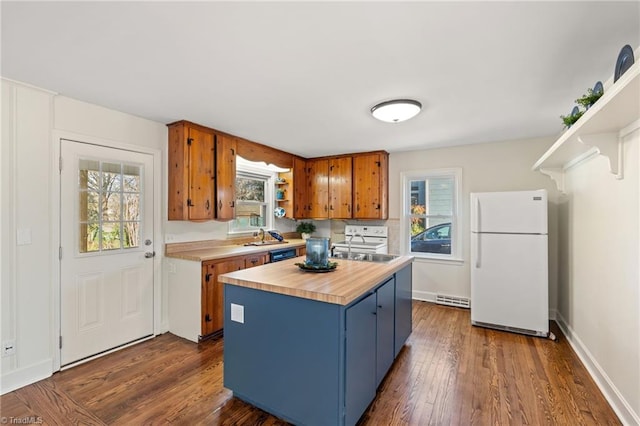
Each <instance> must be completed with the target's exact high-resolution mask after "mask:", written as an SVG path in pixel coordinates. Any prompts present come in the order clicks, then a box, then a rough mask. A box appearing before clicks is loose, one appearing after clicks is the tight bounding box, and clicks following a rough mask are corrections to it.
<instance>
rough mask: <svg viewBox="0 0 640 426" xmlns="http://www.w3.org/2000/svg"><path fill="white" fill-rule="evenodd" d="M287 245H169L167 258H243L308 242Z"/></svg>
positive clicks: (288, 239) (294, 239) (294, 240)
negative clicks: (246, 255) (247, 255)
mask: <svg viewBox="0 0 640 426" xmlns="http://www.w3.org/2000/svg"><path fill="white" fill-rule="evenodd" d="M286 241H287V242H286V243H275V244H265V245H257V246H245V245H244V244H242V243H237V244H226V245H212V244H206V243H200V244H198V243H181V244H171V245H169V244H167V249H166V251H165V256H166V257H173V258H176V259H183V260H194V261H197V262H202V261H205V260H215V259H224V258H226V257H233V256H243V255H245V254H254V253H265V252H269V251H271V250H278V249H284V248H291V247H303V246H305V244H306V242H305V241H304V240H302V239H298V238H287V239H286Z"/></svg>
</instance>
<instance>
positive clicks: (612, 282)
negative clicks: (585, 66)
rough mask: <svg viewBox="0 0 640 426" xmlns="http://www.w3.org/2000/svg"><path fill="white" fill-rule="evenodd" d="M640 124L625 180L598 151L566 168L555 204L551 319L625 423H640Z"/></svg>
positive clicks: (628, 150)
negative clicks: (556, 269)
mask: <svg viewBox="0 0 640 426" xmlns="http://www.w3.org/2000/svg"><path fill="white" fill-rule="evenodd" d="M639 146H640V130H636V131H635V133H633V134H631V135H629V136H628V137H627V138H626V139H625V142H624V144H623V149H624V151H623V152H624V157H623V158H624V162H623V164H624V179H622V180H617V179H615V177H614V176H613V175H612V174H611V173H610V172H609V168H608V160H607V159H606V158H605V157H602V156H598V157H595V158H592V159H590V160H588V161H586V162H584V163H582V164H579V165H577V166H576V167H574V168H572V169H570V170H569V171H568V173H567V174H566V176H565V184H566V192H567V196H566V197H563V199H562V201H561V204H560V208H559V223H560V225H559V226H560V229H561V233H560V238H559V245H560V274H559V275H560V279H559V291H558V296H559V300H558V316H557V317H558V323H559V324H560V325H561V327H562V328H563V329H564V331H565V334H567V335H568V336H569V338H570V341H571V342H572V345H573V346H574V349H576V352H578V354H579V355H580V357H581V358H582V360H583V362H584V363H585V365H587V367H588V368H589V370H590V372H591V374H592V376H593V377H594V378H595V380H596V381H597V382H598V384H599V386H600V388H601V389H603V391H604V392H605V395H606V396H607V398H608V399H609V401H610V402H611V403H612V405H613V406H614V408H615V409H616V411H617V413H618V415H619V416H620V418H621V420H622V421H623V423H624V424H640V290H639V288H640V279H639V272H640V266H639V265H640V262H639V260H640V248H639V244H640V207H639V201H638V198H639V193H640V184H639V181H640V173H638V165H639V164H640V148H639Z"/></svg>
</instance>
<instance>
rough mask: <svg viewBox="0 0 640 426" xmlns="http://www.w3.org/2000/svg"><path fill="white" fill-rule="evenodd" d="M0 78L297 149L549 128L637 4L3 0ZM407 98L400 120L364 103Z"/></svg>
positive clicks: (616, 47) (625, 33) (637, 11)
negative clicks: (406, 115) (408, 106)
mask: <svg viewBox="0 0 640 426" xmlns="http://www.w3.org/2000/svg"><path fill="white" fill-rule="evenodd" d="M1 14H2V63H1V66H2V76H3V77H6V78H10V79H14V80H19V81H22V82H26V83H30V84H33V85H36V86H39V87H42V88H45V89H49V90H53V91H56V92H58V93H60V94H62V95H65V96H69V97H72V98H75V99H80V100H83V101H87V102H91V103H95V104H98V105H103V106H106V107H108V108H112V109H116V110H119V111H123V112H127V113H130V114H134V115H137V116H140V117H145V118H148V119H151V120H154V121H158V122H161V123H169V122H173V121H176V120H180V119H187V120H190V121H194V122H197V123H200V124H203V125H207V126H210V127H213V128H216V129H219V130H222V131H226V132H229V133H232V134H235V135H238V136H242V137H245V138H248V139H251V140H254V141H256V142H260V143H264V144H267V145H271V146H274V147H277V148H280V149H284V150H286V151H289V152H293V153H296V154H300V155H303V156H308V157H311V156H320V155H328V154H339V153H345V152H356V151H368V150H377V149H385V150H387V151H389V152H394V151H401V150H413V149H424V148H430V147H438V146H450V145H461V144H470V143H480V142H490V141H499V140H512V139H521V138H529V137H538V136H549V135H555V134H557V133H559V132H560V131H561V129H562V124H561V120H560V118H559V116H560V115H561V114H565V115H566V114H567V113H568V112H569V111H570V110H571V109H572V107H573V101H574V100H575V99H576V98H578V97H579V96H580V95H582V94H583V93H585V92H586V89H587V88H589V87H593V85H594V83H595V82H596V81H598V80H602V81H603V82H605V81H606V80H607V79H609V78H610V77H611V76H612V75H613V70H614V66H615V62H616V58H617V56H618V53H619V51H620V49H621V48H622V46H623V45H625V44H630V45H631V46H632V47H633V48H634V49H636V48H637V47H638V46H640V2H637V1H631V2H609V1H607V2H592V1H586V2H578V1H572V2H515V1H512V2H481V1H473V2H407V3H400V2H363V1H359V2H280V3H272V2H264V1H263V2H224V3H223V2H194V3H186V2H159V3H155V2H153V3H152V2H118V3H116V2H100V3H97V2H90V3H88V2H68V3H66V2H43V3H36V2H15V3H14V2H6V1H2V3H1ZM396 97H409V98H414V99H417V100H419V101H420V102H422V104H423V105H424V107H425V108H424V109H423V111H422V112H421V113H420V114H419V115H418V116H417V117H415V118H413V119H411V120H409V121H406V122H404V123H399V124H389V123H382V122H378V121H376V120H374V119H373V118H372V117H371V116H370V114H369V110H370V108H371V107H372V106H373V105H374V104H376V103H378V102H380V101H383V100H388V99H391V98H396Z"/></svg>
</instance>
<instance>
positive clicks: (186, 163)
mask: <svg viewBox="0 0 640 426" xmlns="http://www.w3.org/2000/svg"><path fill="white" fill-rule="evenodd" d="M168 127H169V194H168V204H169V212H168V216H169V220H192V221H204V220H212V219H218V220H231V219H234V218H235V195H236V194H235V181H236V158H237V157H236V156H237V155H240V156H242V157H243V158H246V159H248V160H250V161H264V162H266V163H267V164H275V165H277V166H279V167H283V168H289V169H291V170H290V171H289V172H284V173H280V175H279V176H280V177H281V178H282V179H284V181H281V182H280V183H279V187H280V189H282V190H284V191H285V192H286V195H285V196H284V198H281V199H279V200H278V199H277V200H276V203H277V205H278V206H279V207H283V208H284V209H285V212H286V214H285V217H289V218H295V219H351V218H353V219H387V217H388V186H389V182H388V180H389V178H388V175H389V154H388V153H387V152H385V151H375V152H367V153H357V154H347V155H338V156H333V157H321V158H311V159H305V158H302V157H297V156H295V155H293V154H290V153H287V152H284V151H280V150H278V149H275V148H271V147H269V146H266V145H261V144H258V143H255V142H251V141H248V140H246V139H242V138H239V137H236V136H233V135H229V134H226V133H222V132H219V131H217V130H214V129H210V128H207V127H204V126H200V125H198V124H194V123H191V122H188V121H178V122H176V123H172V124H169V125H168Z"/></svg>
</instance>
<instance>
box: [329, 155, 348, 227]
mask: <svg viewBox="0 0 640 426" xmlns="http://www.w3.org/2000/svg"><path fill="white" fill-rule="evenodd" d="M352 175H353V162H352V158H351V157H337V158H330V159H329V218H330V219H349V218H351V211H352V208H351V205H352V202H353V196H352V194H353V193H352V179H353V176H352Z"/></svg>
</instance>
